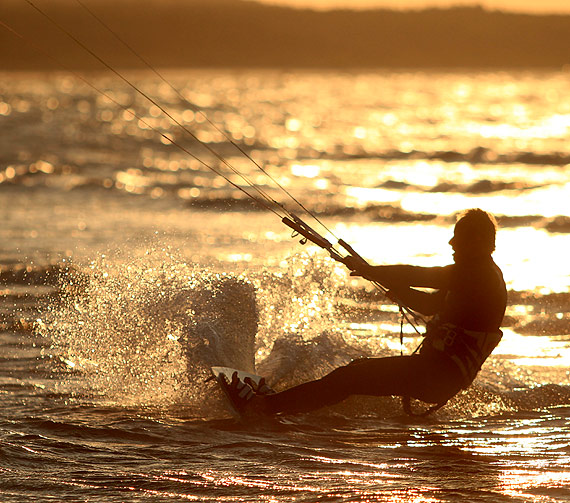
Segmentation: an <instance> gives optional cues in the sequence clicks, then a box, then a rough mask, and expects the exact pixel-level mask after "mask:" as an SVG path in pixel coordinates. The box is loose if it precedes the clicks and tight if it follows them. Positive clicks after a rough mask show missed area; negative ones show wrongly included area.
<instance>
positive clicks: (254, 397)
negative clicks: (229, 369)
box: [224, 372, 275, 417]
mask: <svg viewBox="0 0 570 503" xmlns="http://www.w3.org/2000/svg"><path fill="white" fill-rule="evenodd" d="M224 380H225V379H224ZM225 382H226V391H227V393H228V395H229V397H230V400H231V401H232V402H233V404H234V407H235V408H236V410H237V411H238V412H239V414H240V415H241V416H242V417H256V416H260V415H264V414H266V413H267V412H266V410H265V409H266V408H265V406H264V405H265V404H264V397H265V396H266V395H269V394H272V393H275V391H273V390H272V389H271V388H270V387H269V386H268V385H267V384H266V382H265V379H261V381H259V384H258V385H256V384H255V383H254V382H253V381H252V380H251V379H249V378H246V379H245V382H244V381H242V380H241V379H240V378H239V377H238V373H237V372H234V373H233V374H232V381H231V382H230V383H228V382H227V380H225Z"/></svg>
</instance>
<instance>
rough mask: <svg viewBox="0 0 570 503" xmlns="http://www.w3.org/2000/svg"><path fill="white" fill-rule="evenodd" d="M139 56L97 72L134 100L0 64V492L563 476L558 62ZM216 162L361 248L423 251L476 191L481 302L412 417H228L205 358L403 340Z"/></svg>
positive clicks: (393, 315) (334, 267) (416, 488)
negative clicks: (477, 347)
mask: <svg viewBox="0 0 570 503" xmlns="http://www.w3.org/2000/svg"><path fill="white" fill-rule="evenodd" d="M164 75H165V77H166V80H167V82H168V83H165V82H164V81H162V80H161V79H159V78H158V77H157V76H156V75H154V74H152V73H150V72H148V73H145V72H131V73H126V74H125V77H126V79H127V80H128V81H129V82H130V83H132V84H134V86H136V87H137V88H138V89H140V90H142V91H143V92H144V93H145V94H147V95H148V96H150V97H152V99H153V100H154V104H153V103H149V102H148V101H146V100H145V99H144V98H143V97H142V96H141V95H140V94H138V93H137V91H136V90H135V89H134V88H133V87H131V86H129V85H128V84H127V83H126V82H124V81H122V80H121V79H118V78H117V77H116V76H110V75H107V74H106V75H103V74H88V75H86V76H84V78H85V79H86V81H87V82H85V81H83V80H81V79H80V78H78V77H77V76H75V75H70V74H64V73H61V74H59V73H53V74H47V75H46V74H42V75H40V74H25V73H8V74H6V73H5V74H2V76H1V78H0V132H1V134H0V224H1V225H0V243H1V246H0V293H1V297H0V400H1V402H0V403H1V404H2V407H1V409H0V500H1V501H3V502H22V501H32V500H33V501H46V502H47V501H64V500H65V501H77V502H80V501H81V502H86V501H105V502H123V501H129V502H130V501H141V502H143V501H144V502H151V501H152V502H155V501H185V500H190V501H203V502H210V501H211V502H214V501H216V502H218V501H227V502H238V501H239V502H243V501H251V502H260V501H265V502H289V501H295V502H316V501H338V502H340V501H379V502H380V501H385V502H400V501H401V502H410V501H413V502H430V503H431V502H449V501H454V502H455V501H456V502H466V501H469V502H494V503H495V502H511V501H513V502H515V501H516V502H540V503H543V502H555V501H568V500H569V499H570V469H569V468H568V467H569V466H570V373H569V370H568V366H569V364H570V330H569V327H570V314H569V310H570V309H569V308H570V291H569V285H570V261H569V260H568V252H569V250H570V211H569V210H570V206H569V203H568V201H569V198H570V171H569V165H570V141H569V139H570V102H569V101H568V99H567V97H568V95H569V94H570V74H568V73H567V72H566V73H564V72H530V71H529V72H517V73H514V72H500V73H486V72H448V73H443V72H423V73H422V72H392V73H388V72H381V71H379V72H294V71H287V72H285V71H259V70H240V71H221V70H220V71H206V70H204V71H168V72H165V74H164ZM169 84H172V85H173V86H174V87H175V88H176V89H177V90H178V92H179V93H180V94H179V93H178V92H175V91H174V90H173V89H172V88H171V87H170V85H169ZM95 88H96V89H98V90H99V91H100V92H99V91H97V90H96V89H95ZM161 108H164V109H165V110H166V111H168V113H169V114H170V115H171V116H172V117H173V118H174V119H176V121H178V122H179V123H180V124H182V125H184V127H185V128H186V130H187V131H185V130H184V129H182V128H181V127H180V126H177V125H175V124H173V123H172V120H171V119H169V118H168V117H165V116H164V114H163V113H162V111H161ZM213 124H214V125H215V126H214V125H213ZM188 131H189V132H191V134H188ZM167 138H171V139H172V140H174V141H175V143H176V145H172V144H171V143H170V142H169V141H168V139H167ZM230 140H231V141H230ZM234 144H235V145H238V146H239V147H240V149H241V150H242V151H243V152H245V153H247V154H248V156H250V157H251V158H253V159H254V160H255V161H256V163H257V164H258V165H259V166H261V167H262V168H263V170H261V169H259V167H258V166H256V165H255V164H254V163H253V162H251V160H250V159H248V157H246V156H245V155H244V154H243V153H242V152H240V151H239V150H238V149H237V148H236V146H235V145H234ZM204 145H206V146H207V147H208V148H205V147H204ZM213 170H214V171H216V172H219V173H222V174H223V177H222V176H219V175H218V174H216V173H215V172H214V171H213ZM267 174H269V175H271V177H268V176H267ZM242 175H243V176H244V177H245V178H246V179H247V181H248V182H251V185H253V186H255V187H259V188H261V189H262V190H263V194H265V195H267V197H269V198H272V199H273V200H275V201H276V202H278V203H280V204H282V205H283V206H284V207H285V208H287V209H289V210H291V211H294V212H296V213H297V214H299V215H300V216H302V217H303V218H304V219H306V221H307V222H308V223H310V225H312V226H314V228H315V229H316V230H318V232H320V233H322V234H323V235H325V236H327V237H328V238H329V239H331V240H333V241H334V242H336V241H335V240H336V239H337V238H343V239H344V240H345V241H347V242H349V243H350V244H351V245H352V246H353V247H354V248H355V249H356V250H357V251H359V253H361V254H362V255H363V256H365V257H366V258H367V259H369V260H370V261H371V262H373V263H377V264H382V263H412V264H417V265H427V266H429V265H444V264H447V263H450V261H451V249H450V247H449V246H448V244H447V242H448V240H449V239H450V237H451V234H452V229H453V223H454V220H455V216H456V214H457V212H459V211H461V210H464V209H467V208H471V207H481V208H483V209H486V210H488V211H490V212H492V213H493V214H494V215H495V216H496V217H497V219H498V221H499V224H500V230H499V233H498V237H497V250H496V252H495V260H496V262H497V263H498V265H499V266H500V267H501V268H502V270H503V272H504V276H505V279H506V282H507V285H508V289H509V306H508V309H507V314H506V316H505V320H504V325H503V331H504V337H503V340H502V342H501V343H500V345H499V346H498V348H497V349H496V350H495V352H494V353H493V355H492V356H491V357H490V358H489V360H488V361H487V362H486V363H485V365H484V367H483V369H482V371H481V372H480V374H479V376H478V377H477V379H476V381H475V383H474V384H473V385H472V386H471V387H470V388H469V389H468V390H466V391H464V392H462V393H461V394H460V395H458V396H457V397H455V398H454V399H453V400H452V401H450V403H449V404H448V405H447V406H445V407H444V408H443V409H441V410H440V411H438V412H437V413H436V414H434V415H432V416H429V417H428V418H416V417H414V418H409V417H407V416H405V415H404V413H403V412H402V409H401V405H400V402H399V401H398V400H397V399H395V398H382V399H371V398H362V397H353V398H351V399H349V400H347V401H346V402H344V403H342V404H339V405H338V406H335V407H331V408H329V409H325V410H320V411H316V412H314V413H311V414H305V415H297V416H292V417H286V418H283V417H281V418H273V419H267V420H266V421H263V422H261V423H257V424H251V423H243V422H240V421H238V420H236V419H235V418H233V417H232V416H231V414H230V412H229V410H228V407H227V404H226V403H225V401H224V398H223V396H222V395H221V393H220V391H219V390H218V389H217V388H216V386H215V385H214V384H212V383H211V382H210V383H205V382H204V381H205V379H206V378H207V377H208V368H209V367H210V366H211V365H228V366H234V367H239V368H242V369H244V370H256V371H257V372H258V373H261V374H263V375H265V376H266V377H267V379H268V381H269V382H270V384H272V385H273V386H274V387H275V388H277V389H283V388H286V387H288V386H291V385H294V384H296V383H299V382H303V381H305V380H307V379H313V378H317V377H320V376H321V375H323V374H324V373H326V372H328V371H330V370H331V369H332V368H334V367H336V366H338V365H341V364H345V363H347V362H348V361H350V360H351V359H353V358H356V357H360V356H371V355H378V356H382V355H392V354H398V353H399V352H400V351H403V352H404V353H410V352H412V351H413V350H414V348H415V347H416V346H417V345H418V344H419V342H420V340H421V338H420V336H418V335H417V334H416V332H415V331H414V329H413V327H411V326H409V325H407V324H405V325H404V335H405V337H404V340H403V344H402V343H401V342H400V333H399V331H400V318H399V314H398V309H397V308H396V307H395V306H394V305H392V304H391V303H390V302H389V301H387V300H386V299H385V298H384V297H383V296H382V294H381V293H380V292H377V291H376V290H374V289H373V288H372V287H371V286H370V285H368V284H367V283H366V282H365V281H363V280H359V279H354V278H350V277H349V276H348V274H347V272H346V271H345V270H344V268H343V266H341V265H339V264H337V263H336V262H334V261H333V260H332V259H330V258H329V257H328V256H327V253H326V252H325V251H323V250H321V249H319V248H317V247H316V246H313V245H311V243H308V244H306V245H304V246H303V245H301V244H300V243H299V239H298V237H297V238H294V239H292V237H291V232H290V229H289V228H288V227H286V226H285V225H283V224H282V223H281V222H280V220H279V218H278V217H277V215H276V214H275V213H273V212H271V211H267V209H265V208H264V207H263V206H260V205H257V204H255V203H252V201H251V200H250V198H249V197H247V195H246V194H244V192H243V191H242V190H239V189H238V188H236V186H235V185H238V186H240V187H242V188H245V189H246V190H247V191H249V192H253V191H255V188H252V187H251V186H250V185H248V183H247V182H246V180H245V179H244V178H243V177H242ZM224 177H225V178H228V179H229V180H230V181H231V182H232V183H229V182H228V181H227V180H226V179H225V178H224ZM232 184H234V185H232ZM253 193H254V194H255V195H256V197H258V194H257V192H253ZM290 196H292V197H290ZM293 198H295V199H296V200H298V201H300V202H302V204H303V205H304V207H305V208H306V209H308V210H309V211H310V212H311V213H312V214H314V215H316V216H317V217H318V219H319V222H318V221H316V220H314V219H313V218H312V217H311V216H309V215H307V214H306V213H305V212H304V210H303V209H302V208H300V207H299V206H298V205H297V203H296V202H295V200H294V199H293ZM278 208H279V207H278ZM321 223H323V224H324V225H325V226H326V228H325V227H323V226H322V225H321ZM419 328H420V331H421V330H422V328H423V327H421V326H420V327H419ZM414 406H415V407H416V408H417V409H418V410H421V409H422V407H423V406H422V404H420V403H417V404H414Z"/></svg>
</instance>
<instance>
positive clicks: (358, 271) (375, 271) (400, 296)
mask: <svg viewBox="0 0 570 503" xmlns="http://www.w3.org/2000/svg"><path fill="white" fill-rule="evenodd" d="M495 235H496V222H495V219H494V218H493V217H492V216H491V215H490V214H488V213H486V212H485V211H483V210H480V209H471V210H468V211H466V212H465V213H463V214H462V215H460V217H459V219H458V220H457V223H456V225H455V229H454V234H453V237H452V238H451V240H450V241H449V244H450V245H451V247H452V248H453V252H454V253H453V258H454V263H452V264H450V265H448V266H445V267H417V266H411V265H387V266H370V265H367V264H363V263H362V261H361V260H358V259H354V260H349V261H347V262H345V263H346V264H347V265H348V267H349V268H350V269H351V270H352V273H351V275H354V276H362V277H363V278H366V279H368V280H371V281H377V282H378V283H380V284H382V285H384V286H385V287H386V288H387V289H388V295H389V296H390V297H392V298H393V299H394V300H397V301H398V302H399V303H401V304H403V305H406V306H407V307H409V308H411V309H412V310H414V311H416V312H419V313H421V314H423V315H426V316H430V317H431V320H430V321H429V322H428V323H427V329H426V335H425V339H424V340H423V343H422V344H421V346H420V348H419V351H417V352H416V353H414V354H412V355H405V356H392V357H386V358H364V359H360V360H356V361H354V362H352V363H350V364H348V365H345V366H343V367H339V368H337V369H335V370H333V371H332V372H331V373H329V374H328V375H326V376H324V377H323V378H321V379H317V380H314V381H309V382H306V383H303V384H300V385H298V386H295V387H292V388H290V389H287V390H285V391H282V392H279V393H268V394H263V393H262V392H260V391H258V392H256V391H257V390H255V389H252V392H249V390H248V392H247V393H244V392H243V391H244V389H243V388H244V383H242V382H240V381H239V380H237V379H234V380H233V381H232V384H231V386H230V390H231V391H233V393H235V395H236V396H235V400H236V401H237V405H238V406H239V407H241V409H242V412H245V413H247V412H249V411H252V412H255V413H264V414H293V413H300V412H308V411H311V410H314V409H318V408H320V407H324V406H328V405H333V404H335V403H338V402H340V401H342V400H344V399H345V398H347V397H349V396H351V395H371V396H389V395H392V396H401V397H408V399H409V397H412V398H416V399H419V400H422V401H424V402H426V403H430V404H436V405H442V404H444V403H445V402H446V401H447V400H449V399H450V398H451V397H452V396H454V395H455V394H457V393H458V392H459V391H460V390H462V389H465V388H467V387H468V386H469V385H470V384H471V383H472V381H473V380H474V379H475V376H476V375H477V372H478V371H479V369H480V368H481V365H482V364H483V363H484V361H485V360H486V358H487V357H488V356H489V355H490V354H491V352H492V351H493V349H494V348H495V347H496V346H497V344H498V343H499V341H500V340H501V337H502V332H501V330H500V328H499V327H500V325H501V322H502V320H503V316H504V313H505V308H506V303H507V292H506V287H505V282H504V280H503V275H502V273H501V270H500V269H499V267H498V266H497V265H496V264H495V262H494V261H493V259H492V256H491V255H492V252H493V251H494V249H495ZM414 287H419V288H429V289H433V291H431V292H426V291H422V290H418V289H416V288H414ZM250 385H251V383H250ZM248 386H249V385H248ZM252 388H255V387H254V386H252ZM240 396H241V398H240Z"/></svg>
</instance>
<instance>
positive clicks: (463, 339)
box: [420, 320, 503, 389]
mask: <svg viewBox="0 0 570 503" xmlns="http://www.w3.org/2000/svg"><path fill="white" fill-rule="evenodd" d="M434 321H435V323H434V322H431V323H429V324H428V326H427V333H426V338H425V339H424V341H423V343H422V345H421V349H420V352H423V351H427V350H430V349H431V350H434V351H437V352H439V353H440V354H443V355H445V356H447V357H448V358H450V359H451V360H452V361H453V362H454V363H455V364H456V365H457V367H458V368H459V370H460V371H461V375H462V377H463V386H462V389H465V388H467V387H468V386H469V385H470V384H471V383H472V382H473V379H475V377H476V375H477V373H478V372H479V370H481V366H482V365H483V363H484V362H485V360H486V359H487V357H488V356H489V355H490V354H491V352H492V351H493V349H495V347H496V346H497V344H499V342H500V341H501V338H502V337H503V332H501V331H500V330H493V331H489V332H479V331H475V330H467V329H465V328H462V327H459V326H457V325H454V324H452V323H438V322H437V320H434Z"/></svg>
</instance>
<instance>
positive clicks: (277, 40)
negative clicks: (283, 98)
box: [0, 0, 570, 70]
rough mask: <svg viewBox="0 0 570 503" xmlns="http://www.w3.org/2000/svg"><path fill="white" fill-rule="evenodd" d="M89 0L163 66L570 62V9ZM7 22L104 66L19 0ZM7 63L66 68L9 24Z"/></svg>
mask: <svg viewBox="0 0 570 503" xmlns="http://www.w3.org/2000/svg"><path fill="white" fill-rule="evenodd" d="M85 4H87V5H88V6H89V8H90V9H92V10H93V11H94V12H95V13H96V14H97V16H98V17H100V18H101V19H102V20H104V22H105V23H106V24H107V25H108V26H109V27H110V28H112V29H113V30H115V31H116V32H117V33H119V34H120V35H121V37H123V38H124V39H125V40H126V41H128V42H129V44H131V45H132V47H134V48H135V49H136V50H137V51H138V52H139V53H140V54H141V55H143V56H144V57H145V58H146V59H147V60H148V61H149V62H151V63H152V64H153V65H154V66H157V67H251V68H256V67H257V68H260V67H270V68H285V67H286V68H345V67H346V68H348V67H350V68H458V67H459V68H465V67H467V68H530V67H540V68H558V69H559V68H561V67H563V66H564V65H568V64H570V52H569V51H568V47H570V15H530V14H515V13H505V12H499V11H488V10H485V9H483V8H481V7H456V8H450V9H426V10H420V11H392V10H380V9H379V10H370V11H350V10H334V11H325V12H317V11H312V10H308V9H292V8H286V7H278V6H270V5H263V4H258V3H256V2H250V1H244V0H208V1H198V0H194V1H192V2H189V1H186V2H182V1H173V0H121V1H120V2H117V1H115V0H98V1H97V2H94V1H91V2H87V1H86V2H85ZM39 6H41V8H42V9H45V11H46V13H47V14H49V15H50V16H51V17H53V18H54V19H55V20H56V21H57V22H59V23H60V24H61V25H62V26H64V27H65V28H66V29H68V30H70V31H71V32H72V33H73V34H74V35H75V36H77V37H78V38H79V39H80V40H81V41H82V42H83V43H85V44H86V45H87V46H88V47H89V48H90V49H92V50H93V51H95V52H96V53H97V54H98V55H100V56H101V57H103V58H104V59H107V60H108V62H109V63H110V64H112V65H113V66H116V67H122V68H127V67H132V68H136V67H141V63H140V61H139V60H137V59H136V58H134V57H133V56H132V54H130V53H129V52H128V51H126V50H124V48H123V47H121V46H120V44H118V42H117V41H116V40H115V39H114V38H113V37H112V36H110V35H109V33H108V32H107V31H106V30H105V29H104V28H102V27H101V26H100V25H99V24H98V23H97V21H95V20H94V19H93V18H92V17H91V16H90V15H89V14H88V13H87V12H86V11H85V10H83V9H82V8H81V7H80V6H79V5H78V4H77V3H76V2H73V1H63V0H50V2H42V3H41V4H39ZM0 20H2V21H4V22H6V23H7V24H9V25H11V26H13V27H14V28H15V29H17V30H18V31H19V32H21V33H22V34H23V35H24V36H25V37H26V39H29V40H31V41H33V42H34V43H36V44H38V45H40V46H41V47H42V48H43V49H44V50H45V51H46V52H48V53H49V54H51V55H53V56H56V57H57V59H58V60H60V61H61V62H63V63H64V64H65V65H68V66H70V67H73V68H78V69H93V70H100V69H102V66H101V65H100V63H98V62H97V61H96V60H95V59H93V58H92V57H91V56H90V55H88V54H87V53H85V52H84V51H82V50H81V49H80V48H78V47H77V46H76V45H75V44H74V42H72V41H71V40H70V39H69V38H68V37H67V36H65V35H64V34H62V33H61V32H59V31H58V30H57V28H55V27H54V26H53V25H52V24H50V22H49V21H48V20H47V19H45V18H44V17H43V16H41V15H40V14H39V13H38V12H37V11H35V10H34V9H33V8H32V7H30V5H28V4H27V3H26V2H24V1H22V0H2V2H0ZM0 61H2V66H1V68H2V69H3V70H8V69H56V70H61V68H59V67H58V66H57V64H56V63H55V62H54V61H52V60H50V59H49V58H48V57H46V55H45V54H42V53H41V52H37V51H36V50H34V49H33V48H31V47H29V46H28V45H27V44H26V43H24V42H23V41H22V40H20V39H19V38H17V37H15V36H14V35H13V34H12V33H10V32H9V31H7V30H6V29H4V28H2V27H0Z"/></svg>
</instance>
